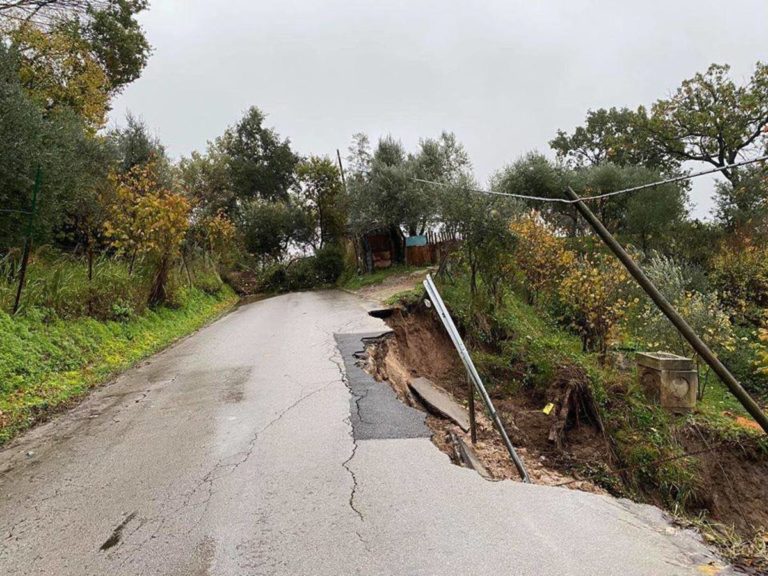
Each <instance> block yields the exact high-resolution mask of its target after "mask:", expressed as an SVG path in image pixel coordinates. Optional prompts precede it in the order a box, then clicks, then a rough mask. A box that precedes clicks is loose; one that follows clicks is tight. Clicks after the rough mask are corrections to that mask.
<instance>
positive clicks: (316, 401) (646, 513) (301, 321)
mask: <svg viewBox="0 0 768 576" xmlns="http://www.w3.org/2000/svg"><path fill="white" fill-rule="evenodd" d="M384 329H385V327H384V325H383V323H381V321H379V320H375V319H373V318H371V317H369V316H367V314H366V313H365V310H364V309H363V307H362V305H361V302H360V301H359V300H358V299H357V298H355V297H354V296H351V295H348V294H345V293H341V292H318V293H309V294H291V295H287V296H282V297H279V298H273V299H269V300H264V301H261V302H257V303H254V304H250V305H247V306H243V307H241V308H239V309H237V310H236V311H234V312H233V313H231V314H230V315H228V316H226V317H224V318H223V319H221V320H219V321H218V322H216V323H215V324H213V325H211V326H209V327H208V328H205V329H204V330H202V331H200V332H199V333H197V334H195V335H194V336H192V337H190V338H188V339H186V340H184V341H182V342H180V343H179V344H177V345H176V346H174V347H172V348H170V349H169V350H167V351H165V352H163V353H161V354H159V355H157V356H155V357H154V358H152V359H151V360H150V361H148V362H146V363H144V364H142V365H141V366H139V367H137V368H135V369H133V370H131V371H129V372H127V373H126V374H125V375H123V376H122V377H120V378H119V379H118V380H117V381H116V382H114V383H112V384H110V385H108V386H105V387H103V388H101V389H99V390H97V391H96V392H94V393H93V394H92V395H91V397H90V398H89V399H88V400H87V401H85V402H84V403H82V404H81V405H80V406H79V407H78V408H76V409H75V410H73V411H71V412H69V413H68V414H65V415H62V416H60V417H59V418H56V419H55V420H53V421H52V422H50V423H48V424H46V425H44V426H40V427H38V428H37V429H35V430H33V431H31V432H30V433H28V434H26V435H24V436H23V437H21V438H20V439H19V440H17V441H15V442H14V443H12V444H11V445H9V446H7V447H6V448H5V449H4V450H3V451H1V452H0V574H2V575H3V576H12V575H21V574H47V575H55V576H66V575H81V574H83V575H86V574H87V575H99V576H103V575H153V574H157V575H163V576H170V575H184V576H186V575H245V574H248V575H267V574H269V575H272V574H279V575H286V576H287V575H290V576H298V575H329V576H330V575H333V576H345V575H352V574H365V575H379V574H380V575H384V574H403V575H446V574H455V575H457V576H458V575H472V576H474V575H482V574H494V575H500V574H509V575H531V576H548V575H558V576H563V575H570V574H573V575H577V574H578V575H590V576H596V575H602V574H605V575H613V574H622V575H664V576H668V575H677V574H711V573H712V572H706V571H703V570H704V569H701V568H700V567H701V566H703V565H706V564H707V563H709V562H711V561H713V557H712V556H711V554H710V553H709V551H708V550H707V549H706V548H705V547H704V546H703V545H701V544H700V543H699V542H698V540H697V539H696V538H695V537H693V536H692V535H691V534H689V533H687V532H684V531H680V530H677V529H675V528H673V527H671V526H670V525H668V524H667V522H666V521H664V519H663V518H662V516H661V514H660V513H659V512H658V511H657V510H656V509H654V508H651V507H643V506H636V505H632V504H629V503H626V502H620V501H616V500H613V499H610V498H606V497H600V496H594V495H590V494H586V493H580V492H575V491H569V490H565V489H557V488H547V487H542V486H530V485H523V484H519V483H516V482H497V483H494V482H487V481H485V480H483V479H481V478H480V477H479V476H478V475H477V474H475V473H474V472H472V471H469V470H465V469H462V468H458V467H456V466H453V465H452V464H451V463H450V462H449V460H448V458H447V457H446V456H445V455H444V454H442V453H441V452H439V451H438V450H437V448H435V447H434V446H433V445H432V443H431V441H430V440H429V438H428V437H427V436H428V434H429V433H428V431H427V430H426V428H424V425H423V417H422V416H421V415H420V414H419V413H416V412H415V411H412V410H410V409H409V408H407V407H405V406H403V405H401V404H399V403H397V401H396V399H395V398H394V395H393V394H392V393H391V390H389V389H388V387H387V385H386V384H380V383H374V382H372V381H371V380H370V379H367V376H366V375H365V374H364V373H363V372H362V371H360V370H359V368H357V367H356V366H355V364H354V358H353V356H352V355H353V353H354V352H355V351H356V350H359V349H361V345H360V336H351V334H363V333H372V332H381V331H382V330H384ZM343 375H344V376H345V377H343ZM393 401H394V403H393ZM697 567H699V568H697Z"/></svg>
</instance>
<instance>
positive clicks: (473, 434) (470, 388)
mask: <svg viewBox="0 0 768 576" xmlns="http://www.w3.org/2000/svg"><path fill="white" fill-rule="evenodd" d="M467 392H468V393H469V436H470V438H471V439H472V444H477V422H476V421H475V385H474V384H473V383H472V376H470V374H469V371H467Z"/></svg>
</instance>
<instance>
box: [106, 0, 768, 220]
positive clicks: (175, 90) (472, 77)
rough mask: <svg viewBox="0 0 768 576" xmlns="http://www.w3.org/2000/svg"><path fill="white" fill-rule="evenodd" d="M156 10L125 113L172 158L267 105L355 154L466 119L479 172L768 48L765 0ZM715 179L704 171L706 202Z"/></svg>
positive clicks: (408, 141)
mask: <svg viewBox="0 0 768 576" xmlns="http://www.w3.org/2000/svg"><path fill="white" fill-rule="evenodd" d="M142 23H143V25H144V27H145V29H146V31H147V34H148V36H149V39H150V41H151V43H152V45H153V46H154V54H153V56H152V58H151V60H150V62H149V65H148V67H147V69H146V71H145V72H144V75H143V76H142V78H140V79H139V80H138V81H137V82H135V83H134V84H132V85H131V86H129V87H128V88H127V89H126V91H125V93H124V94H123V95H121V96H120V97H119V98H118V99H117V101H116V102H115V104H114V110H113V113H112V115H111V118H112V120H113V121H116V122H121V121H122V118H123V117H124V115H125V112H126V111H127V110H130V111H131V112H133V113H134V114H136V115H138V116H141V117H142V118H144V120H145V121H146V122H147V124H148V125H149V126H150V127H151V128H152V130H153V131H154V132H155V133H156V134H157V136H159V137H160V139H161V140H162V141H163V142H164V143H165V144H166V146H167V147H168V150H169V152H170V153H171V155H172V156H174V157H179V156H180V155H187V154H189V153H190V152H191V151H192V150H195V149H200V150H202V149H203V148H204V147H205V143H206V142H207V141H208V140H211V139H213V138H215V137H216V136H218V135H220V134H221V133H222V132H223V131H224V129H225V128H226V127H227V126H229V125H231V124H233V123H234V122H236V121H237V120H238V118H239V117H240V116H241V115H242V113H243V112H244V111H245V109H246V108H248V107H249V106H251V105H256V106H258V107H259V108H261V109H262V110H263V111H264V112H266V113H267V114H268V122H269V124H270V125H272V126H274V127H275V128H277V130H278V131H279V132H280V134H281V135H283V136H287V137H289V138H290V139H291V141H292V142H293V145H294V148H295V149H296V150H297V151H298V152H299V153H302V154H310V153H312V154H333V153H335V150H336V148H340V149H341V150H342V153H345V152H346V148H347V146H348V144H349V141H350V138H351V136H352V134H353V133H355V132H361V131H362V132H366V133H368V134H369V136H370V137H371V140H372V141H375V140H376V139H377V138H378V137H379V136H381V135H383V134H386V133H391V134H393V135H394V136H396V137H398V138H400V139H401V140H402V141H403V143H404V144H405V145H406V146H407V147H409V148H412V147H415V146H416V144H417V143H418V140H419V138H420V137H425V136H436V135H438V134H439V133H440V132H441V131H442V130H448V131H453V132H455V133H456V135H457V136H458V138H459V139H460V140H461V141H462V142H463V143H464V145H465V146H466V148H467V150H468V151H469V153H470V155H471V157H472V160H473V163H474V166H475V171H476V174H477V176H478V177H479V178H480V180H481V181H485V180H486V178H487V177H488V176H489V175H490V174H491V173H492V172H493V171H495V170H497V169H499V168H500V167H502V166H503V165H505V164H507V163H509V162H511V161H513V160H515V159H516V158H517V157H519V156H520V155H522V154H524V153H525V152H527V151H530V150H539V151H542V152H545V153H547V154H550V151H549V147H548V144H547V143H548V141H549V140H550V139H551V138H552V137H553V136H554V134H555V132H556V130H557V129H558V128H563V129H566V130H571V129H572V128H573V127H574V126H576V125H578V124H579V123H581V121H582V120H583V118H584V115H585V113H586V111H587V109H589V108H599V107H608V106H629V107H635V106H637V105H639V104H646V105H649V104H651V103H652V102H653V101H654V100H655V99H657V98H659V97H665V96H667V95H669V94H670V93H671V91H672V90H674V88H675V87H676V86H677V85H679V83H680V81H681V80H683V79H684V78H687V77H690V76H692V75H693V74H694V73H695V72H697V71H704V70H705V69H706V67H707V66H708V65H709V64H710V63H712V62H719V63H729V64H731V65H732V66H733V74H734V76H735V77H736V78H737V79H740V80H742V79H746V78H748V77H749V75H750V74H751V72H752V70H753V67H754V64H755V62H756V61H758V60H763V61H765V60H768V1H766V0H731V1H730V2H722V1H720V2H715V1H709V0H663V1H662V0H644V1H642V2H628V1H619V0H612V1H610V0H592V1H589V0H551V1H546V0H526V1H519V0H492V1H491V0H489V1H478V0H475V1H474V2H469V1H463V2H459V1H455V0H407V1H406V0H398V1H391V0H354V1H352V0H350V1H342V0H275V1H269V2H268V1H263V0H262V1H254V0H226V1H223V0H216V1H213V0H153V2H152V6H151V8H150V10H149V12H147V13H146V14H144V15H143V16H142ZM701 167H702V168H703V166H701ZM711 190H712V181H711V180H708V181H706V182H701V183H699V184H697V185H696V187H695V190H694V195H693V200H694V201H695V203H696V204H697V207H696V209H695V210H694V214H695V215H697V216H702V215H705V214H706V213H707V212H708V211H709V209H710V207H711V200H710V199H709V196H710V194H711Z"/></svg>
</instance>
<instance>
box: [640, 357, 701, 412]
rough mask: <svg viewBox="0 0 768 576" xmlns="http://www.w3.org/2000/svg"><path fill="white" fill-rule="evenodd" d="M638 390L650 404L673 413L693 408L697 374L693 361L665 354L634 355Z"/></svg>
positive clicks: (697, 386)
mask: <svg viewBox="0 0 768 576" xmlns="http://www.w3.org/2000/svg"><path fill="white" fill-rule="evenodd" d="M637 376H638V379H639V381H640V386H641V387H642V388H643V390H644V391H645V393H646V395H647V396H648V397H649V398H650V399H651V400H652V401H654V402H657V403H659V404H661V406H662V407H664V408H667V409H668V410H671V411H673V412H688V411H690V410H692V409H693V408H695V407H696V395H697V393H698V390H699V374H698V372H697V370H696V366H695V365H694V363H693V360H691V359H690V358H685V357H683V356H678V355H677V354H670V353H668V352H638V353H637Z"/></svg>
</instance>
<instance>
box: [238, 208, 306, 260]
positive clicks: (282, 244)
mask: <svg viewBox="0 0 768 576" xmlns="http://www.w3.org/2000/svg"><path fill="white" fill-rule="evenodd" d="M240 227H241V230H242V232H243V240H244V243H245V248H246V250H247V251H248V252H250V253H251V254H253V255H255V256H257V257H260V258H264V259H266V260H271V261H273V262H277V261H279V260H282V259H283V258H284V257H285V256H286V255H287V253H288V249H289V248H290V247H291V246H292V245H293V246H298V247H305V246H307V245H308V244H309V243H310V240H311V239H312V237H313V236H314V230H313V229H312V223H311V221H310V219H309V217H308V215H307V213H306V212H305V211H304V210H302V209H301V207H300V206H298V205H296V204H295V203H294V202H291V201H282V200H264V199H256V200H252V201H251V202H249V203H248V204H247V205H246V207H245V209H244V211H243V216H242V219H241V221H240Z"/></svg>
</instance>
